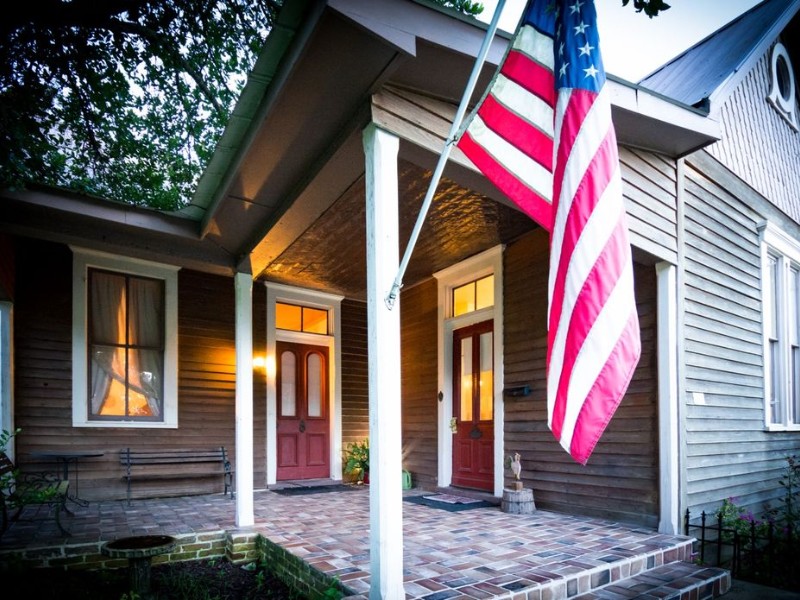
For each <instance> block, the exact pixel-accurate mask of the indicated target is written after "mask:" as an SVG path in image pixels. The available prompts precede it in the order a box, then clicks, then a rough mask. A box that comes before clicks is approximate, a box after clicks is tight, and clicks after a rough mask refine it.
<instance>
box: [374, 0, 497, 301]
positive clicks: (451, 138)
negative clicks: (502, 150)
mask: <svg viewBox="0 0 800 600" xmlns="http://www.w3.org/2000/svg"><path fill="white" fill-rule="evenodd" d="M505 3H506V0H498V2H497V7H496V8H495V9H494V15H493V16H492V21H491V23H489V28H488V29H487V30H486V35H485V36H484V38H483V44H482V45H481V49H480V51H479V52H478V56H477V57H476V58H475V65H474V66H473V67H472V73H471V74H470V76H469V80H468V81H467V87H466V89H465V90H464V95H463V96H462V98H461V104H459V106H458V111H456V116H455V118H454V119H453V124H452V125H451V126H450V133H448V134H447V139H446V140H445V142H444V148H443V149H442V153H441V154H440V155H439V162H438V163H437V164H436V169H435V170H434V172H433V178H432V179H431V183H430V185H429V186H428V192H427V193H426V194H425V200H424V201H423V202H422V208H420V211H419V215H418V216H417V222H416V223H415V224H414V229H413V231H412V232H411V238H410V239H409V240H408V246H406V251H405V254H403V260H402V261H400V267H399V269H398V270H397V276H396V277H395V278H394V283H392V289H391V290H389V293H388V295H387V296H386V299H385V300H384V301H385V302H386V306H387V307H388V308H389V310H391V309H392V308H393V307H394V303H395V300H397V294H398V293H399V292H400V288H401V287H402V285H403V275H405V273H406V268H407V267H408V261H409V260H411V253H412V252H413V251H414V246H415V245H416V243H417V238H419V232H420V230H421V229H422V225H423V223H424V222H425V217H426V216H427V214H428V209H429V208H430V206H431V202H432V201H433V195H434V193H435V192H436V188H437V187H438V186H439V180H440V179H441V177H442V171H444V166H445V164H446V163H447V160H448V159H449V158H450V151H451V149H452V147H453V144H454V143H455V142H456V139H455V137H456V133H457V132H458V130H459V128H460V127H461V121H462V120H463V119H464V113H466V112H467V106H468V105H469V101H470V98H472V92H473V90H474V89H475V85H476V84H477V82H478V76H479V75H480V72H481V69H482V68H483V63H484V62H485V61H486V55H487V54H488V53H489V46H490V45H491V43H492V39H493V38H494V34H495V31H497V23H498V22H499V20H500V13H502V12H503V6H504V5H505Z"/></svg>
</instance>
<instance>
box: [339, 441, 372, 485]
mask: <svg viewBox="0 0 800 600" xmlns="http://www.w3.org/2000/svg"><path fill="white" fill-rule="evenodd" d="M344 459H345V463H344V472H345V473H346V474H348V475H353V476H355V477H356V480H357V481H358V482H359V483H369V439H365V440H364V441H363V442H351V443H349V444H348V445H347V449H346V450H345V457H344Z"/></svg>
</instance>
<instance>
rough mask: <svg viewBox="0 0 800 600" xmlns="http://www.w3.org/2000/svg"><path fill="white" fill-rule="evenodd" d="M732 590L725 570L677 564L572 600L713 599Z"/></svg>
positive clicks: (630, 578) (650, 570)
mask: <svg viewBox="0 0 800 600" xmlns="http://www.w3.org/2000/svg"><path fill="white" fill-rule="evenodd" d="M730 588H731V576H730V573H729V572H728V571H726V570H725V569H718V568H716V567H701V566H698V565H694V564H692V563H687V562H673V563H669V564H666V565H661V566H658V567H655V568H653V569H649V570H647V571H643V572H641V573H639V574H638V575H633V576H631V577H628V578H626V579H620V580H619V581H615V582H612V583H609V584H608V585H606V586H603V587H601V588H598V589H595V590H593V591H591V592H588V593H585V594H581V595H579V596H573V597H572V598H571V599H570V600H626V599H631V598H642V599H644V598H648V599H649V598H653V599H655V598H664V599H666V600H712V599H713V598H718V597H720V596H722V594H724V593H726V592H727V591H728V590H730Z"/></svg>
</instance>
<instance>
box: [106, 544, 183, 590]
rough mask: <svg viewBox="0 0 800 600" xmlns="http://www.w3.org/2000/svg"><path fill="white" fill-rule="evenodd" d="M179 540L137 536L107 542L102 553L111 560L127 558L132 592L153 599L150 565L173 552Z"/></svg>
mask: <svg viewBox="0 0 800 600" xmlns="http://www.w3.org/2000/svg"><path fill="white" fill-rule="evenodd" d="M177 543H178V540H176V539H175V538H174V537H172V536H170V535H135V536H132V537H126V538H120V539H118V540H114V541H113V542H106V543H105V544H103V546H102V547H101V548H100V551H101V552H102V553H103V554H105V555H106V556H110V557H111V558H127V559H128V571H129V576H130V588H131V591H133V592H136V594H138V597H139V598H145V599H146V598H151V597H152V595H151V593H150V564H151V561H152V559H153V557H154V556H158V555H159V554H165V553H167V552H171V551H172V550H173V549H174V548H175V546H176V545H177Z"/></svg>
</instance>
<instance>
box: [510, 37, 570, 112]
mask: <svg viewBox="0 0 800 600" xmlns="http://www.w3.org/2000/svg"><path fill="white" fill-rule="evenodd" d="M500 72H501V73H502V74H503V75H505V76H506V77H508V78H509V79H510V80H511V81H513V82H514V83H516V84H517V85H519V86H521V87H523V88H525V89H526V90H528V91H529V92H530V93H531V94H534V95H536V96H538V97H539V98H541V99H542V100H544V101H545V102H546V103H547V104H549V105H550V106H555V103H556V88H555V77H554V76H553V71H551V70H550V69H549V68H548V67H546V66H544V65H542V64H539V63H538V62H536V61H535V60H533V59H532V58H530V57H529V56H527V55H525V54H522V53H521V52H519V51H518V50H511V51H510V52H509V53H508V55H507V56H506V60H505V62H504V63H503V66H502V67H501V68H500Z"/></svg>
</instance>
